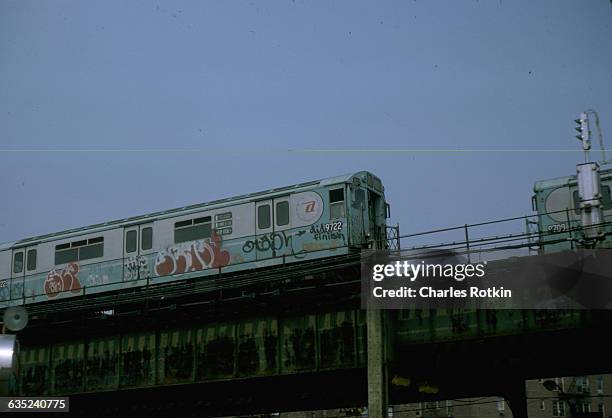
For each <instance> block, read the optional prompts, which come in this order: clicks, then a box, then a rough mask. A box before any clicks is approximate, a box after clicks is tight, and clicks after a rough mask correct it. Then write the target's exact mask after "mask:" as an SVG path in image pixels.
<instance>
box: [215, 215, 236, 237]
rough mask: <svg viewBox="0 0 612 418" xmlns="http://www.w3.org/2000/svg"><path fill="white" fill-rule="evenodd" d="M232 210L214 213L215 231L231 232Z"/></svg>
mask: <svg viewBox="0 0 612 418" xmlns="http://www.w3.org/2000/svg"><path fill="white" fill-rule="evenodd" d="M232 216H233V215H232V212H223V213H218V214H216V215H215V233H217V234H219V235H230V234H231V233H232V225H233V220H232Z"/></svg>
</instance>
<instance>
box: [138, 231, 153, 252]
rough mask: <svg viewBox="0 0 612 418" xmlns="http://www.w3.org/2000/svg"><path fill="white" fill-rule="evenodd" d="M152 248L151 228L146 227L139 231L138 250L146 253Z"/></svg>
mask: <svg viewBox="0 0 612 418" xmlns="http://www.w3.org/2000/svg"><path fill="white" fill-rule="evenodd" d="M145 243H146V245H145ZM152 248H153V227H152V226H147V227H145V228H142V229H141V230H140V249H141V250H142V251H147V250H150V249H152Z"/></svg>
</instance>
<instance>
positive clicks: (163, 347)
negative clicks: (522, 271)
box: [20, 310, 588, 395]
mask: <svg viewBox="0 0 612 418" xmlns="http://www.w3.org/2000/svg"><path fill="white" fill-rule="evenodd" d="M390 316H391V317H392V321H391V322H392V324H393V325H392V328H387V329H386V332H387V335H386V338H388V339H389V345H390V346H391V350H395V349H399V348H401V347H408V346H412V345H422V344H429V343H439V342H451V341H461V340H464V341H469V340H471V339H482V338H496V337H499V336H503V335H520V334H524V333H526V332H529V333H537V332H541V331H553V330H564V329H567V330H571V329H577V328H580V327H581V326H582V325H583V324H584V323H585V322H584V321H585V320H587V317H588V312H587V311H511V310H504V311H474V310H472V311H469V310H465V311H445V310H438V311H433V310H431V311H430V310H427V311H415V310H413V311H394V312H392V313H391V315H390ZM366 342H367V337H366V326H365V312H364V311H362V310H342V311H337V312H325V313H319V314H304V315H300V316H291V317H273V316H264V317H259V318H257V317H256V318H252V319H246V320H237V321H234V322H218V323H209V324H202V325H199V326H192V327H190V328H187V327H183V328H175V329H172V328H170V329H165V328H164V329H160V330H158V331H156V332H141V333H126V334H122V335H114V336H108V337H96V338H93V339H91V340H87V341H68V342H62V343H57V344H54V345H50V346H43V347H28V346H27V345H26V346H23V347H22V353H21V357H20V360H21V369H20V390H21V393H22V394H24V395H40V394H70V393H83V392H100V391H113V390H117V389H130V388H141V387H149V386H164V385H173V384H186V383H197V382H210V381H218V380H231V379H235V378H250V377H266V376H276V375H291V374H295V373H303V372H316V371H325V370H342V369H355V368H360V367H364V366H365V364H366V347H367V344H366Z"/></svg>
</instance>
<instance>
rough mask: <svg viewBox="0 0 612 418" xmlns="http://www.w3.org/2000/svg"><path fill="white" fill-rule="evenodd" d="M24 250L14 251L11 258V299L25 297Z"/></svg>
mask: <svg viewBox="0 0 612 418" xmlns="http://www.w3.org/2000/svg"><path fill="white" fill-rule="evenodd" d="M25 257H26V250H25V248H19V249H14V250H13V254H12V257H11V283H10V287H11V299H21V298H23V297H24V296H25V293H24V285H25V283H24V281H25V261H26V260H25Z"/></svg>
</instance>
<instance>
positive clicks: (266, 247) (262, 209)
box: [254, 199, 275, 260]
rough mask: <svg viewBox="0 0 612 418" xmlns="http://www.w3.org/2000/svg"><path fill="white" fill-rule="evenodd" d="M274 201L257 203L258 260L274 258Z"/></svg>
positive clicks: (256, 235)
mask: <svg viewBox="0 0 612 418" xmlns="http://www.w3.org/2000/svg"><path fill="white" fill-rule="evenodd" d="M272 203H273V202H272V199H268V200H260V201H259V202H255V243H254V246H255V251H257V260H263V259H266V258H272V257H274V254H275V250H274V248H275V244H274V224H273V222H272V218H273V215H274V214H273V211H274V209H273V206H272Z"/></svg>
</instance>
